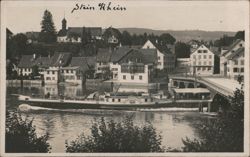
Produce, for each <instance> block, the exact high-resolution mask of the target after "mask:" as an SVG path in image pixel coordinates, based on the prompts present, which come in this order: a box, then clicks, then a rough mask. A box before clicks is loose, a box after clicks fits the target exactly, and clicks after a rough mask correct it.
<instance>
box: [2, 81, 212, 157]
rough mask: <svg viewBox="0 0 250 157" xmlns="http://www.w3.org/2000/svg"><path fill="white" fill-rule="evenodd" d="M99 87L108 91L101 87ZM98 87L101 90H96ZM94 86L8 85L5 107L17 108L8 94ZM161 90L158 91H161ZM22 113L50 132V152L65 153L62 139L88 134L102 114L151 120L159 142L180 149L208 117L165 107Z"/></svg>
mask: <svg viewBox="0 0 250 157" xmlns="http://www.w3.org/2000/svg"><path fill="white" fill-rule="evenodd" d="M101 89H102V90H110V89H105V88H101ZM99 90H100V89H99ZM119 90H124V91H130V90H137V91H138V90H139V91H146V92H151V91H154V90H150V89H148V88H139V87H138V88H135V87H133V88H130V87H129V88H128V87H123V88H120V89H119ZM93 91H95V89H93V88H92V89H90V88H86V87H81V86H68V87H67V86H66V87H65V86H64V87H59V86H52V85H50V86H45V87H40V86H33V87H32V86H27V87H23V88H20V87H8V88H7V97H6V106H7V110H15V109H17V108H18V105H19V103H18V101H17V100H16V99H14V97H13V96H11V94H24V95H32V94H38V95H44V94H46V93H48V92H50V94H51V95H58V94H59V93H63V94H64V95H68V96H70V97H74V96H84V95H86V94H89V93H91V92H93ZM160 91H161V90H160ZM21 114H22V115H23V116H28V117H29V118H30V119H33V125H34V126H35V127H36V131H37V134H38V135H39V136H40V135H44V134H45V133H46V132H47V133H49V141H48V142H49V143H50V144H51V146H52V150H51V152H52V153H63V152H65V141H71V140H74V139H76V138H77V136H78V135H80V134H81V133H83V132H84V134H85V135H89V134H90V128H91V125H92V124H93V122H94V121H95V120H100V118H101V117H104V118H105V120H107V121H109V120H111V119H112V120H114V121H115V122H121V121H123V120H124V118H125V117H126V116H132V117H133V122H134V124H135V125H139V126H141V125H143V124H146V123H148V122H150V123H151V124H152V125H153V126H154V128H156V131H157V133H158V134H160V135H161V136H162V145H163V146H166V147H171V148H177V149H181V147H182V146H183V143H182V139H184V138H186V137H189V138H191V139H192V138H199V135H198V133H197V131H196V128H195V126H196V125H195V124H197V123H199V122H200V120H201V118H207V117H205V116H204V115H203V114H200V113H199V112H197V111H185V112H184V111H179V112H178V111H169V110H166V109H163V108H162V109H141V110H138V111H125V110H123V111H112V110H101V109H98V110H83V109H81V110H53V109H44V108H38V107H34V108H32V109H31V110H29V111H28V112H21Z"/></svg>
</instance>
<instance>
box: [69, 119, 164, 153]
mask: <svg viewBox="0 0 250 157" xmlns="http://www.w3.org/2000/svg"><path fill="white" fill-rule="evenodd" d="M162 151H164V148H161V136H160V135H157V134H156V131H155V129H154V128H153V126H152V125H151V124H147V125H145V126H143V127H138V126H134V124H133V122H132V118H131V117H130V118H129V117H126V118H125V120H124V121H123V122H121V123H116V122H114V121H113V120H111V121H109V122H105V120H104V118H101V120H100V121H99V122H95V123H94V124H93V125H92V127H91V136H87V137H86V136H85V135H84V134H83V133H82V134H81V135H80V136H78V138H77V139H76V140H74V141H71V142H70V144H69V143H68V142H66V152H70V153H79V152H162Z"/></svg>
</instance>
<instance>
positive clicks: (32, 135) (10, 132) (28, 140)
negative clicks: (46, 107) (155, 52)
mask: <svg viewBox="0 0 250 157" xmlns="http://www.w3.org/2000/svg"><path fill="white" fill-rule="evenodd" d="M5 132H6V134H5V137H6V139H5V151H6V152H7V153H42V152H49V150H50V149H51V147H50V145H49V143H48V142H47V140H48V135H44V136H41V137H37V134H36V129H35V127H33V126H32V120H31V121H29V120H28V119H27V117H26V119H25V120H23V119H22V117H21V115H20V114H18V113H16V112H13V113H9V112H7V114H6V129H5Z"/></svg>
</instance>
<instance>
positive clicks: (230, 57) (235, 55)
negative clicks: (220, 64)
mask: <svg viewBox="0 0 250 157" xmlns="http://www.w3.org/2000/svg"><path fill="white" fill-rule="evenodd" d="M244 51H245V48H244V47H241V48H239V49H237V50H236V51H235V52H233V53H232V54H230V55H229V56H227V57H226V58H227V59H234V58H235V57H239V56H240V55H241V54H242V53H244Z"/></svg>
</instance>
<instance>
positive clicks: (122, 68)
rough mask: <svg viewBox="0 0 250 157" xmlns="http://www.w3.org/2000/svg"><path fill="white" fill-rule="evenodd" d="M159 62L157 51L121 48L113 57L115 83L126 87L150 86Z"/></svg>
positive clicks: (111, 67) (111, 68)
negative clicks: (133, 85) (157, 61)
mask: <svg viewBox="0 0 250 157" xmlns="http://www.w3.org/2000/svg"><path fill="white" fill-rule="evenodd" d="M156 60H157V52H156V50H155V49H131V48H130V49H129V48H121V49H120V50H117V51H115V52H114V53H113V55H112V57H111V62H112V63H111V64H110V70H111V71H112V75H113V81H114V82H116V83H119V84H125V85H131V84H136V85H148V84H149V83H150V82H151V81H152V77H153V75H152V74H153V71H154V69H155V65H156Z"/></svg>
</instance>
